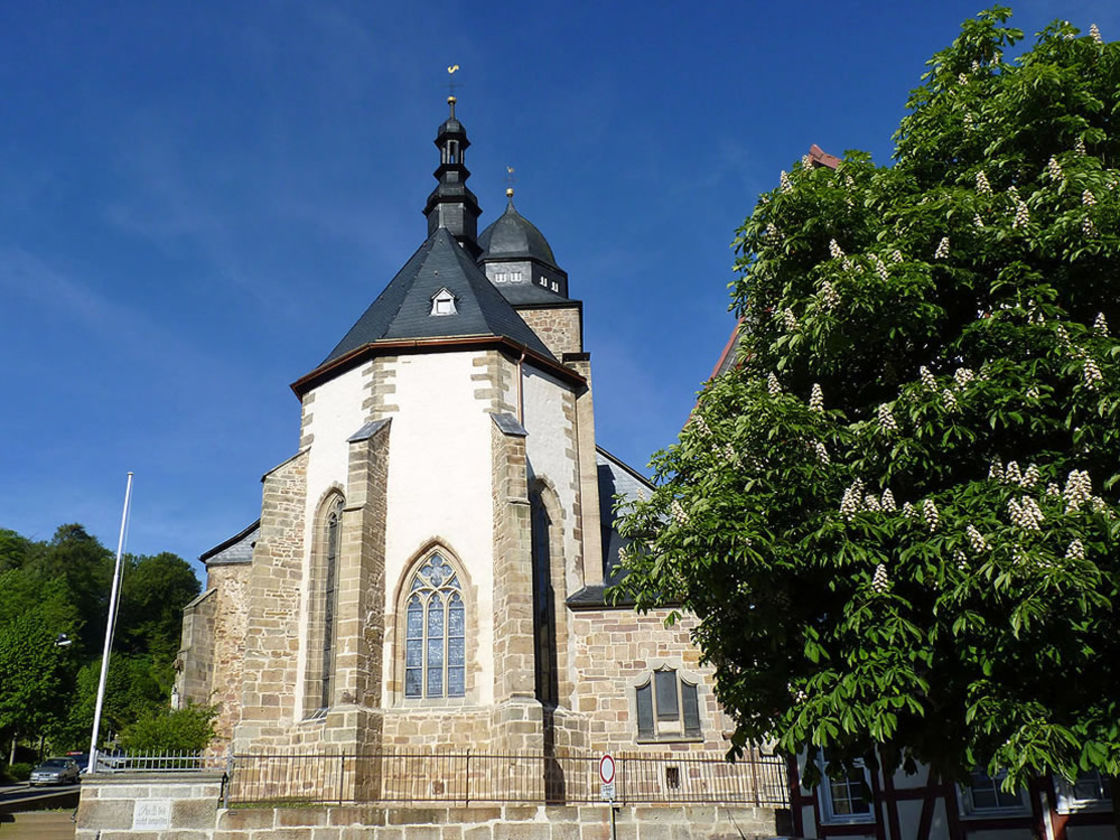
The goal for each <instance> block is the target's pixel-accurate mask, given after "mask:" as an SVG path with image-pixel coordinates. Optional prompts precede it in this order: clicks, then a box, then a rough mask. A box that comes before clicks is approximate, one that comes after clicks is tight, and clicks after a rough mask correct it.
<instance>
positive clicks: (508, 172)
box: [506, 166, 517, 198]
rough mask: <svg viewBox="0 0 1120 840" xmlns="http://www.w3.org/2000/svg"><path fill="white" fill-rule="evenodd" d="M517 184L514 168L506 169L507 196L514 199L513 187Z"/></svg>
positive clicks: (508, 167)
mask: <svg viewBox="0 0 1120 840" xmlns="http://www.w3.org/2000/svg"><path fill="white" fill-rule="evenodd" d="M516 183H517V179H516V178H514V177H513V167H512V166H507V167H506V195H507V196H509V197H510V198H513V185H514V184H516Z"/></svg>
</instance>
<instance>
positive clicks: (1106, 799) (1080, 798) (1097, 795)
mask: <svg viewBox="0 0 1120 840" xmlns="http://www.w3.org/2000/svg"><path fill="white" fill-rule="evenodd" d="M1055 782H1056V783H1057V788H1058V812H1059V813H1062V814H1069V813H1072V812H1074V811H1104V810H1107V809H1108V808H1109V805H1110V804H1111V801H1112V789H1111V786H1110V784H1109V779H1108V777H1107V776H1102V775H1101V774H1100V773H1099V772H1097V771H1096V770H1091V771H1089V772H1087V773H1082V774H1080V775H1079V776H1078V777H1077V780H1076V781H1074V782H1073V783H1072V784H1071V783H1069V782H1067V781H1066V780H1065V779H1062V778H1056V779H1055Z"/></svg>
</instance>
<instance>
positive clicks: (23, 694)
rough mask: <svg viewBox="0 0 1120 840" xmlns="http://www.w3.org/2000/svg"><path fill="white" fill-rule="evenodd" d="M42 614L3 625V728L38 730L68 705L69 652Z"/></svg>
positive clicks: (0, 649)
mask: <svg viewBox="0 0 1120 840" xmlns="http://www.w3.org/2000/svg"><path fill="white" fill-rule="evenodd" d="M55 639H56V636H55V635H54V634H53V633H52V632H51V631H50V630H48V629H47V628H46V626H44V624H43V622H42V619H41V616H39V615H37V614H36V613H35V611H28V612H26V613H23V614H22V615H18V616H16V617H15V618H14V619H11V620H9V621H7V622H6V623H5V624H4V625H3V626H2V627H0V728H5V729H12V730H15V731H17V732H37V731H39V730H40V729H41V728H42V727H43V726H45V725H46V724H48V723H49V722H50V721H51V720H52V719H53V718H54V717H56V716H57V715H58V714H59V712H60V711H61V710H62V709H64V708H65V706H66V703H67V697H66V689H65V685H66V675H67V671H68V670H69V669H68V667H67V666H68V663H67V655H66V652H65V649H64V648H60V647H58V646H57V645H56V644H55Z"/></svg>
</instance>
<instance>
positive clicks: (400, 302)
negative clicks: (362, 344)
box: [316, 234, 435, 367]
mask: <svg viewBox="0 0 1120 840" xmlns="http://www.w3.org/2000/svg"><path fill="white" fill-rule="evenodd" d="M434 240H435V234H432V235H431V236H429V237H428V238H427V239H425V240H424V241H423V242H421V243H420V246H419V247H418V248H417V249H416V250H415V251H413V253H412V256H411V257H409V258H408V259H407V260H405V263H404V265H402V266H401V267H400V269H399V270H398V271H397V273H396V274H394V275H393V279H392V280H390V281H389V282H388V283H387V284H386V285H385V288H384V289H382V290H381V292H380V294H378V295H377V297H375V298H374V299H373V302H372V303H370V305H369V306H367V307H366V308H365V309H364V310H363V311H362V314H361V315H360V316H359V317H358V320H356V321H355V322H354V323H353V325H351V327H350V329H349V330H347V331H346V335H344V336H343V337H342V339H341V340H340V341H339V342H338V343H337V344H335V346H334V348H333V349H332V350H331V352H330V353H328V354H327V355H326V358H324V359H323V361H321V362H319V365H316V367H318V366H321V365H323V364H326V363H327V362H329V361H330V360H331V359H334V358H336V357H338V356H341V355H342V354H343V352H345V351H340V349H339V348H341V347H342V346H343V345H344V344H346V343H347V340H348V339H349V338H350V336H351V334H353V332H354V331H355V330H356V329H358V327H359V325H361V324H362V323H364V322H365V320H366V316H367V315H369V313H370V312H372V311H373V310H374V309H375V308H376V307H377V305H378V304H379V303H381V301H382V300H383V299H385V300H388V298H389V296H390V293H392V294H398V295H399V296H398V299H397V301H396V303H395V304H393V303H389V307H390V309H389V311H388V313H387V314H388V316H389V317H387V318H386V319H385V324H384V326H383V327H382V329H381V335H380V336H378V338H382V337H384V334H385V329H386V328H387V327H388V325H389V324H391V323H392V322H393V319H394V318H396V317H397V315H398V314H399V313H400V311H401V307H402V306H404V302H405V301H406V300H407V299H408V286H407V284H405V283H404V281H403V280H402V278H403V277H404V276H405V274H406V273H407V274H408V275H409V276H413V277H414V276H415V275H416V274H417V272H418V271H419V270H420V267H421V266H422V265H423V262H424V259H425V258H426V257H427V256H428V255H429V254H431V252H432V244H433V241H434ZM414 262H417V263H418V265H417V266H416V269H415V270H410V269H411V268H412V266H413V263H414ZM398 280H400V281H401V282H400V283H398V282H397V281H398Z"/></svg>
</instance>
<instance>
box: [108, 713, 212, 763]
mask: <svg viewBox="0 0 1120 840" xmlns="http://www.w3.org/2000/svg"><path fill="white" fill-rule="evenodd" d="M216 713H217V709H216V708H215V707H213V706H186V707H184V708H182V709H170V708H168V707H167V706H163V707H161V708H159V709H153V710H151V711H149V712H146V713H144V714H143V715H141V716H140V717H139V718H137V720H136V721H135V722H134V723H131V724H129V726H127V727H126V728H125V730H124V732H123V733H122V734H121V743H122V744H123V745H124V747H125V749H128V750H136V751H140V752H152V753H160V752H162V753H167V752H198V751H199V750H202V749H205V748H206V745H207V744H209V743H210V739H211V738H213V737H214V724H213V720H214V715H215V714H216Z"/></svg>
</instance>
